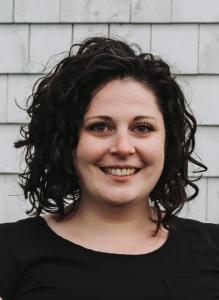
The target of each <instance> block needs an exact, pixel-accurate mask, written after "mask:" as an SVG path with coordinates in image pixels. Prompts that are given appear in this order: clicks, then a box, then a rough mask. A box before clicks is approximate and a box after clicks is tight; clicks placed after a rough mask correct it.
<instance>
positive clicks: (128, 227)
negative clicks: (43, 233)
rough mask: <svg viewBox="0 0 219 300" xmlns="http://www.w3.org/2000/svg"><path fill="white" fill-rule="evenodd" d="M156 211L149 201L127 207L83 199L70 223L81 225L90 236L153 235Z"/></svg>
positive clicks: (130, 204)
mask: <svg viewBox="0 0 219 300" xmlns="http://www.w3.org/2000/svg"><path fill="white" fill-rule="evenodd" d="M151 217H153V218H154V211H153V209H152V208H151V207H150V205H149V201H148V199H146V200H145V199H143V200H142V201H136V202H133V203H129V204H125V205H112V204H108V203H97V202H92V201H87V200H86V199H84V198H83V197H81V199H80V201H79V204H78V208H77V211H76V213H75V214H74V216H73V218H70V219H69V222H73V223H74V224H80V227H81V228H83V229H84V231H86V232H87V233H88V234H89V235H91V234H92V233H93V234H95V236H96V235H106V234H107V235H111V234H112V235H114V236H115V235H117V236H119V235H123V236H124V235H125V234H126V233H127V234H128V235H130V234H139V233H141V234H142V233H145V232H147V233H149V234H150V235H151V233H152V232H153V230H155V226H156V225H155V224H154V223H153V222H152V221H151V219H150V218H151Z"/></svg>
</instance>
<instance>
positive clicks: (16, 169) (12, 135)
mask: <svg viewBox="0 0 219 300" xmlns="http://www.w3.org/2000/svg"><path fill="white" fill-rule="evenodd" d="M19 129H20V126H18V125H9V124H7V125H6V124H5V125H3V124H0V140H1V141H4V143H2V144H1V147H0V173H20V171H21V168H22V170H23V169H24V168H23V166H24V165H22V164H21V168H20V161H22V159H21V152H22V149H18V150H17V149H15V148H13V146H14V142H15V141H17V140H18V138H20V134H19Z"/></svg>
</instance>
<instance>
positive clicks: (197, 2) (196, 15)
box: [172, 0, 219, 22]
mask: <svg viewBox="0 0 219 300" xmlns="http://www.w3.org/2000/svg"><path fill="white" fill-rule="evenodd" d="M172 21H173V22H219V2H218V0H208V1H206V0H173V10H172Z"/></svg>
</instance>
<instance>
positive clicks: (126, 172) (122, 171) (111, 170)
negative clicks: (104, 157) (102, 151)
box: [100, 168, 140, 176]
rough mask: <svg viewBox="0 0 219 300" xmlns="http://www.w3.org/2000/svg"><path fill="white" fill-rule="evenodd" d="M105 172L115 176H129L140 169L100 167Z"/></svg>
mask: <svg viewBox="0 0 219 300" xmlns="http://www.w3.org/2000/svg"><path fill="white" fill-rule="evenodd" d="M100 169H101V170H102V171H103V172H105V173H108V174H110V175H114V176H129V175H133V174H134V173H137V172H139V171H140V169H134V168H132V169H128V168H127V169H118V168H117V169H115V168H100Z"/></svg>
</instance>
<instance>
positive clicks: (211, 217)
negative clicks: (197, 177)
mask: <svg viewBox="0 0 219 300" xmlns="http://www.w3.org/2000/svg"><path fill="white" fill-rule="evenodd" d="M207 221H208V222H211V223H217V224H218V223H219V178H208V206H207Z"/></svg>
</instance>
